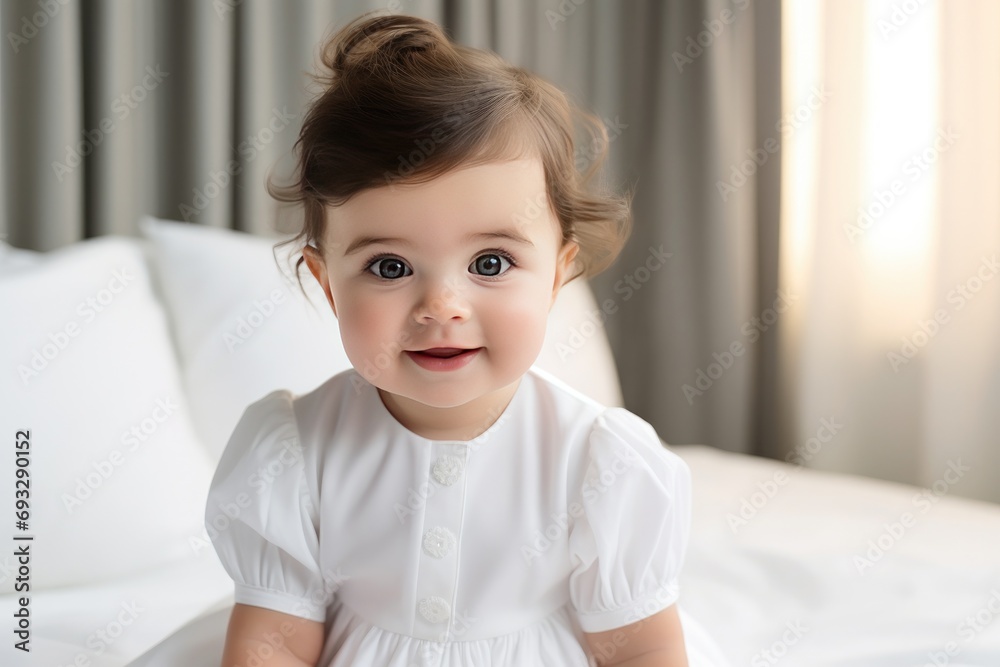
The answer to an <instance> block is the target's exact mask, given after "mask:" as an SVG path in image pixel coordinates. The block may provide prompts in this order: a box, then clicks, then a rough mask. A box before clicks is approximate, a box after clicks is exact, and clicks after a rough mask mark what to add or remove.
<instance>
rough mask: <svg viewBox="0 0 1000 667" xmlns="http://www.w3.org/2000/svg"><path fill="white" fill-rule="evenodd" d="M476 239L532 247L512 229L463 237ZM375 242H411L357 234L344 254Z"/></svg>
mask: <svg viewBox="0 0 1000 667" xmlns="http://www.w3.org/2000/svg"><path fill="white" fill-rule="evenodd" d="M478 239H507V240H508V241H513V242H514V243H520V244H522V245H529V246H532V247H534V245H535V244H534V243H532V242H531V241H530V240H529V239H527V238H525V237H524V236H523V235H522V234H520V233H519V232H517V230H514V229H497V230H495V231H492V232H477V233H475V234H469V235H468V236H466V237H465V240H466V241H475V240H478ZM376 243H398V244H400V245H404V246H407V247H410V246H412V245H413V244H412V243H411V242H410V241H408V240H407V239H401V238H396V237H389V236H359V237H358V238H356V239H354V240H353V241H351V244H350V245H349V246H347V250H345V251H344V256H345V257H346V256H347V255H351V254H354V253H356V252H358V251H359V250H361V249H362V248H366V247H368V246H370V245H375V244H376Z"/></svg>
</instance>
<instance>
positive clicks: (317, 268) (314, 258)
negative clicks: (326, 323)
mask: <svg viewBox="0 0 1000 667" xmlns="http://www.w3.org/2000/svg"><path fill="white" fill-rule="evenodd" d="M302 257H303V258H305V260H306V265H307V266H308V267H309V272H310V273H312V274H313V277H314V278H316V282H318V283H319V284H320V286H321V287H322V288H323V293H324V294H326V300H327V301H329V302H330V308H331V309H333V316H334V317H336V316H337V305H336V304H335V303H334V302H333V292H331V291H330V276H329V274H327V272H326V260H324V259H323V255H322V254H321V253H320V251H319V250H317V249H316V248H314V247H313V246H311V245H307V246H306V247H305V248H303V249H302Z"/></svg>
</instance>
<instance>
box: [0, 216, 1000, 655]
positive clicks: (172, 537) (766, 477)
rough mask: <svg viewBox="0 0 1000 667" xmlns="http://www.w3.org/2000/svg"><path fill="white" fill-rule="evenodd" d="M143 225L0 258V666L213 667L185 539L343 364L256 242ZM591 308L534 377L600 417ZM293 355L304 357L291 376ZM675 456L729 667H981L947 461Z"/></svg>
mask: <svg viewBox="0 0 1000 667" xmlns="http://www.w3.org/2000/svg"><path fill="white" fill-rule="evenodd" d="M140 228H141V236H140V237H136V238H132V237H116V236H108V237H101V238H98V239H91V240H88V241H84V242H81V243H77V244H74V245H72V246H69V247H66V248H63V249H60V250H58V251H54V252H51V253H45V254H39V253H32V252H28V251H24V250H18V249H15V248H11V247H10V246H3V245H0V305H2V306H4V312H7V313H13V315H14V318H13V321H14V322H16V324H17V326H8V327H5V328H4V329H3V330H2V331H0V340H2V342H3V349H5V350H8V351H10V352H9V354H10V356H9V357H8V366H9V367H10V368H11V369H12V372H9V373H7V374H5V376H4V377H3V378H2V379H0V403H2V404H3V405H4V406H5V410H4V427H5V429H6V430H5V433H8V434H13V433H14V432H15V431H16V430H30V438H28V440H30V445H31V447H30V455H29V458H30V471H31V479H32V497H31V510H30V511H31V515H30V527H29V529H28V530H26V531H23V532H22V533H20V534H22V535H32V536H33V537H34V539H33V540H32V541H31V543H32V557H31V565H30V567H31V570H30V577H31V580H30V584H31V592H30V605H29V611H30V633H31V634H30V647H31V653H30V654H26V653H23V652H21V651H18V650H15V649H14V648H13V641H8V642H6V645H5V646H4V647H3V653H2V658H0V664H3V665H21V664H23V665H46V666H53V667H64V666H67V667H68V666H70V665H73V666H80V667H89V666H92V667H121V666H123V665H138V666H141V667H166V666H168V665H169V666H174V665H186V666H189V667H200V666H206V667H207V666H210V665H211V666H213V667H214V666H216V665H218V664H220V658H221V651H222V641H223V637H224V633H225V627H226V623H227V621H228V614H229V610H230V608H231V606H232V582H231V581H230V580H229V578H228V576H227V575H226V573H225V572H224V571H223V570H222V567H221V565H220V564H219V562H218V560H217V558H216V556H215V553H214V551H213V550H212V548H211V546H210V544H209V542H208V538H207V534H206V533H205V530H204V527H203V526H202V525H201V520H202V516H203V510H204V494H205V491H206V489H207V484H208V480H209V479H210V476H211V473H212V471H213V470H214V464H215V460H216V459H217V457H218V455H219V454H220V453H221V449H222V447H223V446H224V445H225V442H226V438H227V437H228V435H229V431H230V429H231V428H232V426H233V425H234V424H235V422H236V420H237V419H238V417H239V415H240V414H241V412H242V409H243V408H244V407H245V406H246V405H247V404H248V403H250V402H252V401H253V400H256V399H257V398H259V397H260V396H262V395H264V394H265V393H267V392H268V391H270V390H271V389H272V388H274V387H279V386H282V387H288V388H290V389H293V390H295V391H307V390H308V389H311V388H312V387H314V386H316V385H318V384H319V383H320V382H321V381H322V380H324V379H326V378H327V377H329V375H331V374H333V373H335V372H337V371H339V370H342V369H344V368H347V366H348V362H347V359H346V357H345V356H344V355H343V352H342V350H339V349H337V346H336V345H329V341H330V340H332V339H335V337H336V336H337V330H336V323H335V321H334V320H333V318H332V316H331V315H329V314H327V313H326V312H325V311H324V309H323V308H322V306H324V304H325V301H324V299H323V297H322V294H321V293H319V292H318V291H316V290H315V287H314V286H313V285H312V284H311V279H307V278H308V276H304V279H303V282H304V284H305V286H306V287H307V290H308V291H309V293H310V298H311V299H312V302H313V303H314V304H315V305H316V308H315V309H312V308H310V307H309V305H308V303H307V302H306V301H305V300H304V299H302V298H301V295H299V294H298V290H297V286H295V285H294V284H293V283H290V282H289V280H288V277H287V273H288V270H287V269H285V271H284V272H282V270H280V269H279V268H278V266H277V265H276V263H275V260H274V257H273V256H272V245H273V243H274V240H273V239H271V240H269V239H263V238H258V237H252V236H249V235H246V234H241V233H238V232H232V231H228V230H219V229H210V228H205V227H199V226H194V225H185V224H180V223H174V222H171V221H162V220H155V219H152V218H147V219H144V220H143V221H142V224H141V225H140ZM278 259H279V261H282V260H284V259H286V258H285V257H284V256H283V255H282V254H281V253H280V252H279V257H278ZM571 286H572V284H571ZM594 307H595V306H594V302H593V297H592V295H591V294H590V292H589V290H588V289H587V288H586V286H585V285H583V284H581V283H579V282H577V283H576V286H573V287H572V289H570V288H567V289H566V290H564V292H563V293H562V294H561V295H560V298H559V301H558V302H557V305H556V307H555V309H554V310H553V315H552V320H551V322H550V328H549V333H548V336H547V338H546V343H545V349H544V351H543V353H542V356H541V357H540V358H539V361H538V364H539V365H540V366H542V367H544V368H546V369H547V370H549V371H550V372H552V373H553V374H555V375H557V376H559V377H561V378H563V379H564V380H565V381H567V382H569V383H570V384H572V385H573V386H576V387H578V388H579V389H580V390H581V391H584V392H586V393H589V394H590V395H592V396H594V397H595V398H597V399H598V400H601V401H602V402H604V403H605V404H608V405H620V404H621V393H620V390H619V386H618V380H617V376H616V374H615V371H614V365H613V361H612V358H611V354H610V350H609V348H608V345H607V341H606V339H605V337H604V335H603V331H596V332H591V333H590V334H589V335H588V336H587V337H585V339H584V340H583V342H582V343H581V344H579V345H576V346H575V347H574V348H573V350H574V351H573V354H572V359H571V360H568V359H566V348H565V346H564V345H563V346H561V345H560V343H565V342H566V341H567V340H568V339H569V337H570V335H572V331H573V329H574V327H576V328H577V331H579V328H578V327H577V324H578V323H579V322H581V321H584V320H585V319H586V317H585V314H586V312H587V310H588V309H593V308H594ZM577 340H579V338H577ZM303 346H309V349H313V350H322V352H320V353H318V354H317V355H311V356H310V359H309V360H308V361H307V362H306V363H303V359H302V355H301V354H300V353H299V350H301V349H303ZM671 448H672V449H673V450H674V451H675V452H677V453H678V454H679V455H680V456H681V457H683V458H684V459H685V461H687V463H688V464H689V465H690V467H691V470H692V473H693V477H694V494H695V498H694V500H695V502H694V516H693V528H692V540H691V546H690V549H689V551H688V555H687V559H686V562H685V570H684V574H683V576H682V581H681V584H682V593H681V603H682V605H683V606H684V608H685V609H686V610H687V611H688V612H689V613H690V614H691V615H693V616H694V617H696V618H698V619H699V620H700V621H701V622H702V623H703V624H704V625H706V626H707V627H709V628H711V630H712V633H713V635H714V636H715V637H716V638H717V640H718V641H719V643H720V644H721V645H722V647H723V650H724V651H725V652H726V654H727V656H728V657H729V659H730V661H731V662H732V664H733V665H751V666H752V667H757V666H761V665H768V666H769V665H776V664H782V665H807V666H820V665H831V666H832V665H845V666H846V665H851V666H867V665H871V666H879V667H892V666H900V667H902V666H906V667H910V666H914V665H916V666H923V665H932V666H936V667H940V666H941V665H952V666H955V665H981V666H991V667H996V666H998V665H1000V619H998V616H1000V506H997V505H993V504H990V503H984V502H978V501H972V500H966V499H962V498H959V497H956V496H954V495H953V494H951V493H949V488H950V484H951V483H952V482H950V481H949V480H955V479H958V478H960V476H961V473H962V472H963V464H962V463H961V461H956V462H954V466H953V468H952V469H951V472H950V473H949V474H948V475H946V476H945V477H944V478H942V480H940V482H939V483H935V485H934V486H933V487H932V488H930V489H918V488H915V487H910V486H906V485H900V484H893V483H889V482H883V481H878V480H873V479H866V478H862V477H856V476H849V475H843V474H833V473H827V472H821V471H816V470H811V469H809V468H807V467H804V466H801V465H797V464H796V463H795V462H794V461H793V462H784V461H775V460H770V459H764V458H759V457H753V456H746V455H741V454H733V453H728V452H724V451H720V450H717V449H713V448H711V447H707V446H703V445H681V444H673V443H671ZM0 458H2V460H3V462H2V463H0V468H3V469H0V478H2V479H3V480H4V482H3V483H4V485H5V488H7V489H8V491H5V495H6V496H7V497H8V498H10V497H12V495H13V491H12V490H10V487H9V486H6V485H11V483H12V482H11V481H12V480H13V479H14V474H15V472H14V471H15V463H14V460H13V457H0ZM13 532H14V531H13V530H12V533H13ZM10 544H15V543H14V541H13V540H12V541H11V542H10ZM4 552H5V553H6V554H8V555H6V556H5V557H3V558H2V559H0V581H2V585H3V590H2V594H3V602H4V609H7V610H9V611H8V612H7V614H6V616H7V618H8V619H9V620H8V623H9V625H10V627H12V628H13V625H14V621H13V617H12V614H13V613H14V610H15V609H17V608H19V604H18V598H19V597H21V596H22V595H23V593H19V592H17V591H15V588H14V586H15V584H16V583H17V577H18V570H17V563H16V561H15V559H14V557H13V555H12V554H13V548H8V549H5V550H4ZM8 637H10V635H8Z"/></svg>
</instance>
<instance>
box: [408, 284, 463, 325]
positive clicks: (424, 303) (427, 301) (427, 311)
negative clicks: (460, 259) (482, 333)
mask: <svg viewBox="0 0 1000 667" xmlns="http://www.w3.org/2000/svg"><path fill="white" fill-rule="evenodd" d="M463 291H464V290H463V289H462V288H461V286H459V285H458V284H457V283H456V282H455V281H454V280H451V279H444V280H435V281H431V282H430V283H429V284H428V286H427V288H426V289H425V290H424V291H423V294H422V295H421V299H420V301H419V303H418V304H417V307H416V309H415V312H414V317H415V319H416V320H417V321H418V322H421V323H424V322H427V321H429V320H433V321H437V322H442V323H443V322H448V321H450V320H454V319H460V320H464V319H468V317H469V315H470V314H471V311H470V309H469V303H468V301H467V300H466V298H465V295H464V294H463Z"/></svg>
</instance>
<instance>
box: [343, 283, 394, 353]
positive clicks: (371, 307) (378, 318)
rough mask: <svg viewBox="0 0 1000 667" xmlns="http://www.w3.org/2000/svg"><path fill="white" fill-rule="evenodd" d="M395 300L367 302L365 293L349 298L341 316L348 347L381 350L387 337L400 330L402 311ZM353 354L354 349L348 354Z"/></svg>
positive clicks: (373, 299) (381, 299)
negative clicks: (398, 317) (399, 320)
mask: <svg viewBox="0 0 1000 667" xmlns="http://www.w3.org/2000/svg"><path fill="white" fill-rule="evenodd" d="M391 301H392V300H391V299H386V298H385V297H384V296H383V297H381V298H378V299H376V298H365V295H364V293H363V290H358V291H356V292H353V293H351V294H350V295H345V296H344V298H343V299H342V301H341V302H340V305H339V306H338V312H339V314H340V316H339V318H338V319H339V320H340V331H341V337H342V338H343V340H344V346H345V347H348V348H354V349H367V348H378V347H379V345H380V344H381V342H382V340H383V338H384V337H385V336H391V335H392V332H394V331H396V330H397V329H398V326H399V323H398V322H397V321H396V317H397V314H398V313H399V312H401V311H400V309H399V307H398V306H397V305H395V304H393V303H391ZM348 351H350V349H349V350H348Z"/></svg>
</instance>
